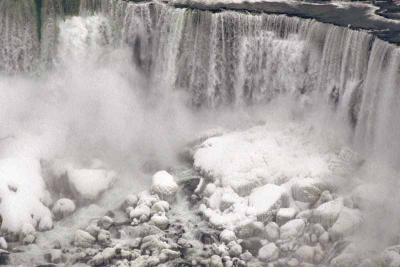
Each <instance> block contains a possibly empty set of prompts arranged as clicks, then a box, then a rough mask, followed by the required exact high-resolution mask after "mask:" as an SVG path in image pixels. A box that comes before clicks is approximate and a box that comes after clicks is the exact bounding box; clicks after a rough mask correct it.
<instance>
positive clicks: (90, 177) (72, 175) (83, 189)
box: [67, 169, 116, 200]
mask: <svg viewBox="0 0 400 267" xmlns="http://www.w3.org/2000/svg"><path fill="white" fill-rule="evenodd" d="M67 175H68V181H69V183H70V187H71V189H72V190H73V192H74V193H75V194H76V198H78V199H80V198H82V199H84V200H95V199H97V198H98V196H99V195H100V194H101V193H103V192H104V191H106V190H107V189H109V188H110V187H111V186H112V184H113V183H114V181H115V179H116V173H115V172H114V171H108V170H104V169H69V170H68V172H67Z"/></svg>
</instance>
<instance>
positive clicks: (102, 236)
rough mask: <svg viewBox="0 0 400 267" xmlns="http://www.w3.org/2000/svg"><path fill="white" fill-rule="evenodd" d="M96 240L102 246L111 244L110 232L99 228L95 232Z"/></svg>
mask: <svg viewBox="0 0 400 267" xmlns="http://www.w3.org/2000/svg"><path fill="white" fill-rule="evenodd" d="M97 240H98V241H99V243H100V244H101V245H103V246H109V245H111V242H112V241H111V233H110V232H109V231H107V230H104V229H101V230H100V231H99V233H98V234H97Z"/></svg>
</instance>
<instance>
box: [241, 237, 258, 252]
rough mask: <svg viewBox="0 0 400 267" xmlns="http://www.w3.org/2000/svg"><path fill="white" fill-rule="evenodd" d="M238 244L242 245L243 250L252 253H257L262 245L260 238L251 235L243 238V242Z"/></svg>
mask: <svg viewBox="0 0 400 267" xmlns="http://www.w3.org/2000/svg"><path fill="white" fill-rule="evenodd" d="M240 245H241V246H242V248H243V251H246V250H248V251H249V252H250V253H251V254H253V255H257V254H258V251H259V250H260V248H261V247H262V244H261V240H260V239H259V238H257V237H252V238H248V239H246V240H243V242H242V243H241V244H240Z"/></svg>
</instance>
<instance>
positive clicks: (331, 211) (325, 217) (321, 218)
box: [310, 198, 344, 229]
mask: <svg viewBox="0 0 400 267" xmlns="http://www.w3.org/2000/svg"><path fill="white" fill-rule="evenodd" d="M343 207H344V206H343V198H337V199H335V200H332V201H329V202H326V203H323V204H322V205H321V206H319V207H318V208H317V209H315V210H314V211H313V212H312V216H311V218H310V220H311V221H312V222H314V223H319V224H321V225H322V226H323V227H325V228H326V229H327V228H329V227H331V226H332V225H333V224H334V223H335V222H336V220H337V218H338V216H339V214H340V212H341V211H342V209H343Z"/></svg>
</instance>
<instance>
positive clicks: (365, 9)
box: [171, 0, 400, 45]
mask: <svg viewBox="0 0 400 267" xmlns="http://www.w3.org/2000/svg"><path fill="white" fill-rule="evenodd" d="M395 1H399V3H400V0H393V1H374V4H375V5H372V4H367V3H365V2H336V3H331V2H327V1H312V2H311V1H308V2H298V1H288V2H282V1H276V2H273V1H268V2H262V1H260V2H253V3H250V2H242V3H221V2H216V3H213V4H209V3H207V4H205V3H201V2H192V1H190V0H189V1H186V2H180V3H176V2H175V3H171V4H172V5H173V6H175V7H184V8H192V9H200V10H209V11H213V12H220V11H223V10H234V11H242V12H243V11H245V12H257V13H269V14H286V15H288V16H296V17H302V18H307V19H315V20H317V21H320V22H324V23H329V24H334V25H337V26H342V27H350V28H352V29H362V30H366V31H368V32H370V33H372V34H374V35H375V36H377V37H378V38H380V39H382V40H385V41H387V42H390V43H393V44H397V45H400V5H399V4H396V2H395Z"/></svg>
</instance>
